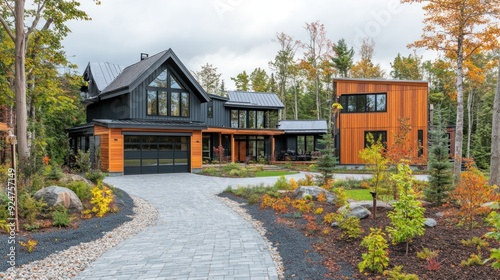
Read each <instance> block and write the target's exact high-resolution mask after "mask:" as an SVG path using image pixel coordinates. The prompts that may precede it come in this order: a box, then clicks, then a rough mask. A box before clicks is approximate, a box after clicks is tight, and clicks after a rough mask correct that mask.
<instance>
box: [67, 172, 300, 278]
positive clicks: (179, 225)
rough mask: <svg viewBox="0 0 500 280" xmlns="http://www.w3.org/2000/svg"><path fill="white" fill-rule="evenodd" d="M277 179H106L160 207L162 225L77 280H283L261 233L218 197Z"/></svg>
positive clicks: (180, 176)
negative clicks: (229, 188) (228, 190)
mask: <svg viewBox="0 0 500 280" xmlns="http://www.w3.org/2000/svg"><path fill="white" fill-rule="evenodd" d="M287 177H289V178H290V177H296V178H300V177H303V175H302V174H297V175H289V176H287ZM275 180H277V178H276V177H269V178H245V179H228V178H215V177H206V176H201V175H195V174H159V175H135V176H121V177H110V178H106V182H107V183H109V184H111V185H114V186H115V187H118V188H121V189H123V190H125V191H126V192H128V193H129V194H132V195H135V196H138V197H140V198H143V199H146V200H147V201H149V202H150V203H152V204H153V205H154V206H155V207H157V209H158V212H159V215H158V223H157V225H156V226H153V227H149V228H146V229H145V230H144V231H142V232H140V233H139V234H138V235H136V236H135V237H133V238H131V239H128V240H126V241H124V242H122V243H121V244H120V245H118V246H117V247H115V248H113V249H111V250H110V251H108V252H107V253H105V254H104V255H102V256H101V257H100V258H98V259H97V260H96V261H95V262H94V263H93V264H92V265H91V266H89V267H88V268H87V269H86V270H85V271H83V272H82V273H80V274H79V275H78V276H77V277H76V279H278V273H277V271H276V268H275V266H274V262H273V260H272V258H271V254H270V253H269V252H268V250H267V245H266V243H265V242H264V240H263V239H262V237H261V236H260V235H259V233H258V232H257V231H256V230H255V229H254V228H253V227H252V225H250V224H249V223H248V222H246V221H245V220H243V218H241V217H240V216H239V215H238V214H236V213H235V212H233V211H232V210H231V209H230V208H228V207H227V206H225V205H224V204H223V203H222V202H221V201H220V200H219V199H218V198H217V197H215V194H217V193H220V192H221V191H222V190H224V189H225V188H226V187H227V186H230V185H231V186H237V185H238V184H239V185H248V184H258V183H260V182H264V183H269V184H271V183H273V182H274V181H275Z"/></svg>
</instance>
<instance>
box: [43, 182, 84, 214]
mask: <svg viewBox="0 0 500 280" xmlns="http://www.w3.org/2000/svg"><path fill="white" fill-rule="evenodd" d="M34 197H35V199H40V198H43V200H44V201H45V203H47V206H57V205H62V206H64V207H66V209H68V210H69V211H70V212H81V211H82V210H83V205H82V202H81V201H80V199H79V198H78V196H77V195H76V194H75V193H74V192H73V191H72V190H70V189H68V188H63V187H59V186H50V187H46V188H43V189H41V190H39V191H37V192H36V193H35V195H34Z"/></svg>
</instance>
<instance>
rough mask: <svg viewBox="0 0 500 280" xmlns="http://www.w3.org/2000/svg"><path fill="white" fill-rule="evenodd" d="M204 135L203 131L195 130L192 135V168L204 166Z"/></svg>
mask: <svg viewBox="0 0 500 280" xmlns="http://www.w3.org/2000/svg"><path fill="white" fill-rule="evenodd" d="M202 162H203V160H202V136H201V131H193V135H192V136H191V170H192V169H193V168H201V167H202Z"/></svg>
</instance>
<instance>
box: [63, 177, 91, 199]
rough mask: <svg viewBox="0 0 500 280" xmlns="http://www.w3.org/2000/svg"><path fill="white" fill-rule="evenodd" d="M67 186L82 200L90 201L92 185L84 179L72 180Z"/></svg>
mask: <svg viewBox="0 0 500 280" xmlns="http://www.w3.org/2000/svg"><path fill="white" fill-rule="evenodd" d="M66 187H67V188H68V189H70V190H72V191H73V192H74V193H75V194H76V196H78V198H79V199H80V200H81V201H88V200H89V199H90V198H91V197H92V191H91V190H92V186H90V185H88V184H87V183H85V182H83V181H75V182H71V183H69V184H68V185H66Z"/></svg>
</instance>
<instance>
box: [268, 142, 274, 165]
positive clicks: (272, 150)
mask: <svg viewBox="0 0 500 280" xmlns="http://www.w3.org/2000/svg"><path fill="white" fill-rule="evenodd" d="M274 140H275V139H274V135H271V157H270V158H269V160H270V161H271V163H273V162H274V160H275V159H274V147H275V143H274Z"/></svg>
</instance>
